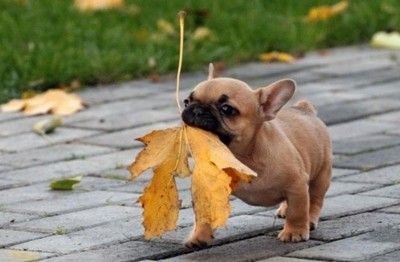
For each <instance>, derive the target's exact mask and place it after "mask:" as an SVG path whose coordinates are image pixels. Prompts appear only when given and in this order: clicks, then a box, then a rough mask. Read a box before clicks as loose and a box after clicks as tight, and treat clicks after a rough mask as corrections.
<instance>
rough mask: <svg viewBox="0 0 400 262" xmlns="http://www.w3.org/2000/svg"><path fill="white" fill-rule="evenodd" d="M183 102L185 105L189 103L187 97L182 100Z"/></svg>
mask: <svg viewBox="0 0 400 262" xmlns="http://www.w3.org/2000/svg"><path fill="white" fill-rule="evenodd" d="M183 104H184V105H185V107H188V105H189V99H185V100H183Z"/></svg>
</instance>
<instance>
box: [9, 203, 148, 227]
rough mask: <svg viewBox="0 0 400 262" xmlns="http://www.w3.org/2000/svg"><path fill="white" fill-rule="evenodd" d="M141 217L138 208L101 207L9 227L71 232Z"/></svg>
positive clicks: (140, 210)
mask: <svg viewBox="0 0 400 262" xmlns="http://www.w3.org/2000/svg"><path fill="white" fill-rule="evenodd" d="M141 215H142V209H140V208H135V207H122V206H103V207H97V208H91V209H86V210H82V211H78V212H72V213H68V214H62V215H58V216H52V217H45V218H41V219H37V220H31V221H28V222H21V223H14V224H12V225H10V226H9V227H10V228H11V229H16V230H25V231H32V232H40V233H55V232H57V230H62V231H63V232H71V231H76V230H82V229H84V228H86V227H92V226H97V225H100V224H104V223H106V222H110V221H115V220H122V219H127V218H133V217H139V216H141Z"/></svg>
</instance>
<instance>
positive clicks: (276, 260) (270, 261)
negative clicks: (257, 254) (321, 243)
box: [257, 257, 322, 262]
mask: <svg viewBox="0 0 400 262" xmlns="http://www.w3.org/2000/svg"><path fill="white" fill-rule="evenodd" d="M257 261H258V262H321V261H322V260H314V259H313V260H310V259H302V258H294V257H271V258H267V259H261V260H257Z"/></svg>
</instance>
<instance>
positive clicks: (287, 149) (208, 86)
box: [182, 64, 332, 247]
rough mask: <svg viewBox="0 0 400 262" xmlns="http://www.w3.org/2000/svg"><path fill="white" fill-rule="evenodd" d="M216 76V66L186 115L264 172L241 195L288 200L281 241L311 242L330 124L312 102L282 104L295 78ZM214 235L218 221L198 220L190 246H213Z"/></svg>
mask: <svg viewBox="0 0 400 262" xmlns="http://www.w3.org/2000/svg"><path fill="white" fill-rule="evenodd" d="M213 74H214V73H213V66H212V64H210V69H209V77H208V80H207V81H204V82H201V83H200V84H198V85H197V86H196V87H195V88H194V90H193V92H191V94H190V95H189V97H188V98H187V99H185V100H184V103H185V109H184V110H183V112H182V120H183V121H184V122H185V123H186V124H187V125H190V126H195V127H198V128H201V129H204V130H207V131H210V132H212V133H215V134H216V135H218V137H219V138H220V140H221V141H222V142H223V143H225V144H226V145H227V146H228V147H229V149H230V150H231V151H232V153H233V154H234V155H235V157H236V158H238V159H239V160H240V161H242V162H243V163H244V164H246V165H247V166H248V167H250V168H251V169H253V170H254V171H255V172H257V174H258V176H257V178H255V179H253V181H252V182H251V183H249V184H247V183H241V184H240V185H239V187H238V188H237V189H236V190H235V192H233V194H234V195H235V196H237V197H238V198H240V199H241V200H243V201H244V202H246V203H248V204H250V205H256V206H266V207H267V206H274V205H276V204H279V203H280V206H279V208H278V210H277V212H276V213H277V215H278V216H279V217H282V218H286V221H285V224H284V227H283V230H282V231H280V233H279V235H278V239H279V240H281V241H284V242H298V241H305V240H308V239H309V235H310V229H311V230H313V229H315V228H316V227H317V224H318V220H319V216H320V212H321V208H322V205H323V201H324V196H325V193H326V191H327V190H328V187H329V184H330V179H331V171H332V150H331V139H330V137H329V133H328V130H327V127H326V125H325V124H324V123H323V122H322V121H321V120H320V119H319V118H318V117H317V111H316V109H315V108H314V106H313V105H312V104H311V103H310V102H308V101H305V100H303V101H300V102H298V103H297V104H296V105H294V106H292V107H288V108H284V109H282V107H283V105H285V104H286V102H288V100H289V99H290V98H291V97H292V95H293V93H294V91H295V85H296V84H295V82H294V81H293V80H289V79H284V80H281V81H277V82H275V83H272V84H271V85H269V86H267V87H262V88H258V89H256V90H252V89H251V88H250V87H249V86H248V85H247V84H246V83H244V82H242V81H240V80H236V79H232V78H214V77H213ZM212 238H213V232H212V230H211V228H210V225H208V224H201V225H198V224H196V225H195V226H194V229H193V231H192V233H191V235H190V236H189V238H188V239H187V241H186V243H185V244H186V246H187V247H194V246H206V245H208V244H210V243H211V241H212Z"/></svg>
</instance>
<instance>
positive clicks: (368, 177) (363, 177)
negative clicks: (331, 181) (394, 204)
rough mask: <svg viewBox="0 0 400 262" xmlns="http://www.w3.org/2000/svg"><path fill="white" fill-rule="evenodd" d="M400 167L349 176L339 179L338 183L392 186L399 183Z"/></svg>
mask: <svg viewBox="0 0 400 262" xmlns="http://www.w3.org/2000/svg"><path fill="white" fill-rule="evenodd" d="M399 174H400V165H396V166H389V167H385V168H380V169H375V170H372V171H368V172H363V173H360V174H355V175H350V176H346V177H343V178H339V181H344V182H360V181H362V182H364V183H377V184H381V185H392V184H393V183H400V175H399Z"/></svg>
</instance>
